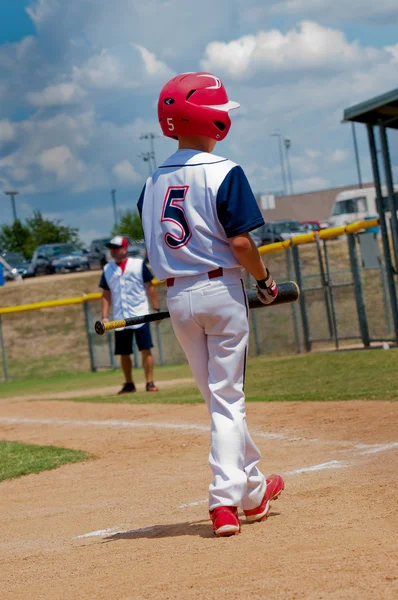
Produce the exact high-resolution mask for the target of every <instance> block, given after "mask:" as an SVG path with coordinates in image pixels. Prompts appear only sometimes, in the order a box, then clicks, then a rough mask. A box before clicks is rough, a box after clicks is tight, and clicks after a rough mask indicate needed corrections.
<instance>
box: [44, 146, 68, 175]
mask: <svg viewBox="0 0 398 600" xmlns="http://www.w3.org/2000/svg"><path fill="white" fill-rule="evenodd" d="M72 162H73V156H72V153H71V151H70V150H69V148H68V147H67V146H56V147H54V148H48V149H47V150H43V152H41V153H40V154H39V156H38V157H37V163H38V165H39V166H40V167H41V168H42V169H43V171H47V172H49V173H55V174H56V176H57V177H59V178H62V177H65V175H66V174H67V172H68V168H69V166H70V165H71V163H72Z"/></svg>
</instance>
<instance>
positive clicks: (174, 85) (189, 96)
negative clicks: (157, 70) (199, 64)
mask: <svg viewBox="0 0 398 600" xmlns="http://www.w3.org/2000/svg"><path fill="white" fill-rule="evenodd" d="M233 108H239V104H238V102H232V101H229V100H228V96H227V92H226V91H225V88H224V86H223V84H222V83H221V81H220V79H218V77H215V76H214V75H212V74H211V73H182V75H177V76H176V77H173V79H170V81H168V82H167V83H166V85H165V86H164V87H163V89H162V91H161V92H160V95H159V102H158V117H159V123H160V126H161V128H162V131H163V135H165V136H167V137H171V138H175V139H176V138H178V136H180V135H200V136H203V137H208V138H211V139H213V140H217V141H218V142H220V141H221V140H223V139H224V138H225V137H226V136H227V134H228V131H229V129H230V127H231V119H230V118H229V115H228V111H229V110H232V109H233Z"/></svg>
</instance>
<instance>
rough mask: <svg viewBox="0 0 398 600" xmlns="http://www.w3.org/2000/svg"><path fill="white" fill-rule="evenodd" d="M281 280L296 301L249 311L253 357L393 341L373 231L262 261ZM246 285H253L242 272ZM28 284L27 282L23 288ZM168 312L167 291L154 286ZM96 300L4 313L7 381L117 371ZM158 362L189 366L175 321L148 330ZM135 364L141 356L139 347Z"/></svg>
mask: <svg viewBox="0 0 398 600" xmlns="http://www.w3.org/2000/svg"><path fill="white" fill-rule="evenodd" d="M263 260H264V262H265V264H266V265H267V266H268V268H269V269H270V271H271V272H272V274H273V276H274V278H275V279H276V281H286V280H291V279H293V280H295V281H297V283H298V284H299V286H300V289H301V295H300V299H299V301H298V302H296V303H294V304H290V305H282V306H279V307H275V308H272V309H269V308H264V309H255V310H251V311H250V317H249V318H250V329H251V331H250V342H249V355H250V356H255V355H259V354H274V355H281V354H293V353H298V352H305V351H310V350H318V349H332V348H341V347H344V346H345V345H347V344H349V345H352V344H354V345H355V344H358V345H363V346H369V345H370V344H371V343H372V342H375V341H385V342H388V343H394V341H396V340H395V339H394V331H393V320H392V313H391V306H390V302H389V297H388V293H387V283H386V274H385V269H384V265H383V260H382V250H381V243H380V236H379V235H378V234H377V233H376V232H375V231H374V230H372V229H369V230H368V231H367V232H363V233H358V234H350V235H347V236H343V237H340V238H337V239H329V240H322V241H321V240H317V241H316V242H313V243H311V244H305V245H300V246H294V245H293V246H292V247H291V248H288V249H286V250H284V251H282V252H277V253H272V254H266V255H264V256H263ZM244 281H245V285H246V287H247V288H249V287H252V286H253V285H254V281H253V280H252V279H251V278H250V277H249V276H248V274H245V275H244ZM21 285H23V284H21ZM157 291H158V294H159V299H160V306H161V307H162V308H166V287H165V286H159V287H158V288H157ZM100 314H101V309H100V302H99V300H98V299H96V300H89V301H84V302H81V303H80V304H75V305H70V306H62V307H61V306H54V307H50V308H45V309H42V310H35V311H29V312H22V313H21V312H18V313H11V314H3V315H1V310H0V346H1V353H0V354H1V360H0V372H1V373H2V374H3V380H7V379H10V380H16V379H20V378H30V377H38V376H51V375H56V374H60V373H70V372H76V371H88V370H92V371H96V370H99V369H115V368H119V360H118V357H115V356H114V354H113V351H114V334H113V332H112V333H107V334H105V335H104V336H98V335H97V334H96V333H95V332H94V322H95V321H96V320H97V319H98V318H100ZM151 331H152V338H153V342H154V349H153V354H154V359H155V363H156V364H157V365H171V364H178V363H182V362H185V360H186V359H185V355H184V353H183V351H182V350H181V348H180V346H179V344H178V342H177V340H176V338H175V335H174V332H173V329H172V325H171V321H170V319H166V320H164V321H162V322H160V323H159V324H158V325H156V324H152V325H151ZM133 354H134V363H135V366H136V367H137V366H141V357H140V354H139V352H138V350H137V348H136V347H134V352H133Z"/></svg>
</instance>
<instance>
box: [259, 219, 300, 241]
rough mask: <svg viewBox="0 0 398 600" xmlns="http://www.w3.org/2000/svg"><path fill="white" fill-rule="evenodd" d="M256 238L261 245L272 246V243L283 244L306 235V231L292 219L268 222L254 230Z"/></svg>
mask: <svg viewBox="0 0 398 600" xmlns="http://www.w3.org/2000/svg"><path fill="white" fill-rule="evenodd" d="M256 233H257V236H258V237H259V238H260V239H261V244H260V245H264V244H272V243H274V242H283V241H284V240H288V239H290V238H291V237H293V236H295V235H300V234H302V233H306V229H305V228H304V226H303V225H301V224H300V223H299V222H298V221H295V220H293V219H289V220H283V221H282V220H281V221H268V222H267V223H265V224H264V225H262V226H261V227H259V229H257V230H256Z"/></svg>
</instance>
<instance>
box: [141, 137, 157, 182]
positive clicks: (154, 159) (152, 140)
mask: <svg viewBox="0 0 398 600" xmlns="http://www.w3.org/2000/svg"><path fill="white" fill-rule="evenodd" d="M158 137H159V136H158V135H156V133H152V132H149V133H143V134H141V136H140V140H149V147H150V149H151V151H150V153H149V166H150V168H151V169H152V166H151V163H150V161H151V159H152V160H153V169H152V170H153V171H156V157H155V142H154V140H155V138H158ZM151 174H152V173H150V175H151Z"/></svg>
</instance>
